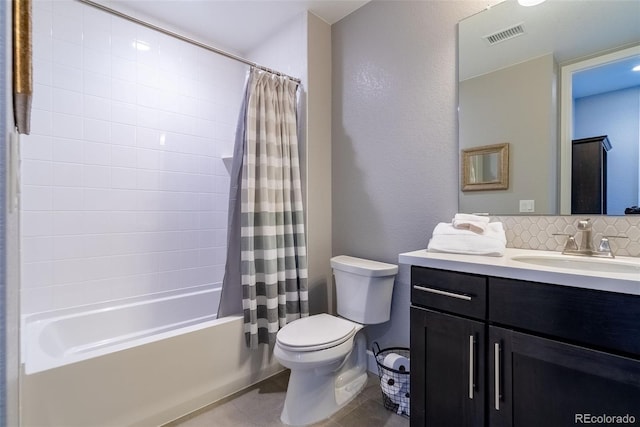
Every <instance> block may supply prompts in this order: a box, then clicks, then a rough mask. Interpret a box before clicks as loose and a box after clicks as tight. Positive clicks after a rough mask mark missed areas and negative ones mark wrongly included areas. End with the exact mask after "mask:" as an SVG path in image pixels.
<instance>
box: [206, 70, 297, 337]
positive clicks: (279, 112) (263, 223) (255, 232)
mask: <svg viewBox="0 0 640 427" xmlns="http://www.w3.org/2000/svg"><path fill="white" fill-rule="evenodd" d="M297 86H298V85H297V83H296V82H294V81H292V80H290V79H288V78H286V77H281V76H276V75H274V74H272V73H269V72H266V71H262V70H258V69H255V68H252V69H251V71H250V74H249V78H248V81H247V87H246V93H245V98H244V102H243V106H242V110H243V112H242V113H241V118H240V120H239V121H238V129H237V133H236V146H235V149H234V161H233V166H232V170H231V186H230V195H229V229H228V246H227V265H226V269H225V277H224V281H223V291H222V299H221V302H220V306H221V309H220V310H219V313H218V314H219V315H226V314H230V313H228V312H230V311H233V308H230V307H233V301H231V300H233V299H235V301H239V300H240V298H236V297H237V296H239V292H238V290H239V288H238V285H239V284H241V290H242V299H241V301H242V312H243V314H244V322H245V323H244V325H245V327H244V332H245V338H246V341H247V346H249V347H250V348H257V347H258V344H261V343H265V344H273V343H275V338H276V334H277V332H278V330H279V329H280V328H281V327H283V326H284V325H286V324H287V322H289V321H291V320H295V319H298V318H300V317H305V316H308V314H309V302H308V293H307V254H306V239H305V230H304V213H303V207H302V186H301V180H300V166H299V159H298V136H297V132H298V129H297V117H296V92H297ZM234 287H235V289H233V288H234ZM236 306H237V303H236Z"/></svg>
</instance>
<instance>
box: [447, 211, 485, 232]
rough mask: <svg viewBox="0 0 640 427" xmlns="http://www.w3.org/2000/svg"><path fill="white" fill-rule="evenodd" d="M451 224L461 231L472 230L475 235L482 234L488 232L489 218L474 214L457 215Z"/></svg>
mask: <svg viewBox="0 0 640 427" xmlns="http://www.w3.org/2000/svg"><path fill="white" fill-rule="evenodd" d="M451 224H452V225H453V226H454V227H455V228H458V229H461V230H470V231H473V232H474V233H478V234H482V233H484V232H485V231H486V230H487V225H488V224H489V217H486V216H480V215H473V214H461V213H458V214H455V216H454V217H453V220H451Z"/></svg>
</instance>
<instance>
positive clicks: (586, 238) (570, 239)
mask: <svg viewBox="0 0 640 427" xmlns="http://www.w3.org/2000/svg"><path fill="white" fill-rule="evenodd" d="M576 228H577V229H578V232H579V233H580V234H581V237H580V246H578V244H577V242H576V238H575V236H574V235H572V234H566V233H554V236H567V241H566V242H565V245H564V248H563V249H562V253H563V254H565V255H583V256H596V257H606V258H615V254H614V252H613V250H612V249H611V244H610V243H609V239H626V238H627V236H602V239H601V240H600V244H599V245H598V249H597V250H594V249H593V242H592V237H591V231H592V224H591V222H590V219H589V218H586V219H581V220H580V221H578V224H577V225H576Z"/></svg>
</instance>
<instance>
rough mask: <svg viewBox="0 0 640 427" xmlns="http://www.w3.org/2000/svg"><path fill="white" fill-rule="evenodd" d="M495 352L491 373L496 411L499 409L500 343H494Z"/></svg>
mask: <svg viewBox="0 0 640 427" xmlns="http://www.w3.org/2000/svg"><path fill="white" fill-rule="evenodd" d="M494 351H495V354H494V356H493V361H494V369H495V374H494V375H493V379H494V389H495V392H496V393H495V394H496V395H495V399H496V406H495V408H496V411H499V410H500V343H495V347H494Z"/></svg>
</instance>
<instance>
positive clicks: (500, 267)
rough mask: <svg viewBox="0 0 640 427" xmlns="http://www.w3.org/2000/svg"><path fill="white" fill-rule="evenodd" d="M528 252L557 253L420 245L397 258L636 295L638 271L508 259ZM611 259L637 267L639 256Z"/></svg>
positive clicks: (423, 264)
mask: <svg viewBox="0 0 640 427" xmlns="http://www.w3.org/2000/svg"><path fill="white" fill-rule="evenodd" d="M528 255H534V256H535V255H551V256H559V255H560V254H559V253H558V252H551V251H534V250H528V249H514V248H507V249H506V252H505V255H504V256H501V257H493V256H481V255H461V254H449V253H439V252H428V251H427V250H426V249H420V250H417V251H413V252H406V253H402V254H400V255H399V257H398V261H399V262H400V263H401V264H410V265H417V266H421V267H431V268H438V269H442V270H450V271H458V272H463V273H473V274H482V275H487V276H494V277H504V278H509V279H520V280H526V281H532V282H540V283H551V284H556V285H562V286H573V287H578V288H584V289H597V290H603V291H611V292H619V293H625V294H632V295H640V272H639V273H635V272H633V273H618V272H615V273H612V272H600V271H583V270H574V269H566V268H556V267H548V266H542V265H533V264H529V263H524V262H521V261H516V260H514V259H512V257H514V256H528ZM561 256H562V257H569V258H573V259H580V260H582V261H584V260H585V259H586V260H589V258H588V257H577V256H571V255H561ZM611 262H614V263H615V262H624V263H632V264H637V265H638V266H639V267H640V258H638V257H616V258H615V259H613V260H611Z"/></svg>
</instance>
